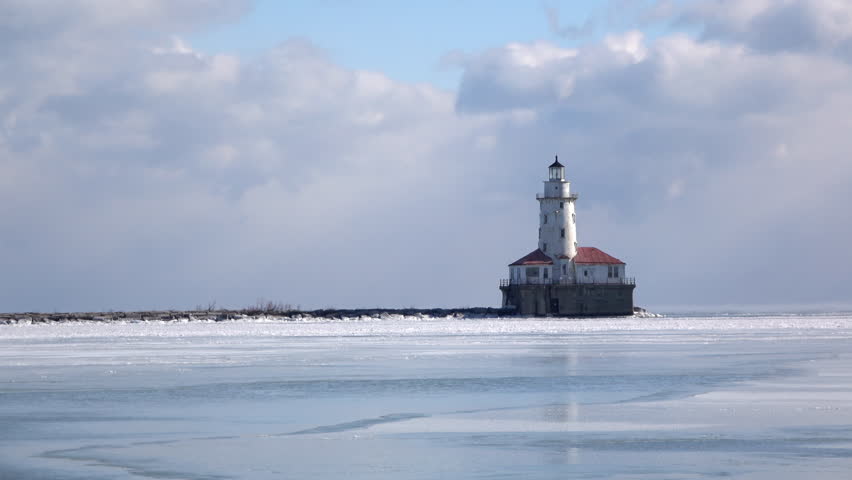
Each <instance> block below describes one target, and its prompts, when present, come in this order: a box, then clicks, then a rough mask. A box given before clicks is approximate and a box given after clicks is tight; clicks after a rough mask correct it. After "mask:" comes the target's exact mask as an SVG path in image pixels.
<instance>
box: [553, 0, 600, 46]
mask: <svg viewBox="0 0 852 480" xmlns="http://www.w3.org/2000/svg"><path fill="white" fill-rule="evenodd" d="M544 13H545V15H547V26H548V28H550V31H551V33H553V34H555V35H558V36H560V37H563V38H569V39H576V38H583V37H588V36H589V35H591V34H592V33H594V31H595V21H594V20H593V19H592V18H589V19H587V20H586V21H585V22H583V24H582V25H580V26H576V25H563V24H562V23H561V22H560V21H559V9H558V8H556V7H554V6H545V7H544Z"/></svg>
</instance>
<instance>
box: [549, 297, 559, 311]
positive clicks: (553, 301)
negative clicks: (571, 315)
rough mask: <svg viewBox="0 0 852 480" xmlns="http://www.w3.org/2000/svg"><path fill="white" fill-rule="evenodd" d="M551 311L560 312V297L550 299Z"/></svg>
mask: <svg viewBox="0 0 852 480" xmlns="http://www.w3.org/2000/svg"><path fill="white" fill-rule="evenodd" d="M550 313H559V299H558V298H551V299H550Z"/></svg>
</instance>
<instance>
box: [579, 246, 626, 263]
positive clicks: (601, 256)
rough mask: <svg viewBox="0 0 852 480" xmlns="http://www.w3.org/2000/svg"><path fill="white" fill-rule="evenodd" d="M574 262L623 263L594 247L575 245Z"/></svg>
mask: <svg viewBox="0 0 852 480" xmlns="http://www.w3.org/2000/svg"><path fill="white" fill-rule="evenodd" d="M574 263H582V264H596V265H601V264H603V265H624V262H622V261H621V260H619V259H617V258H615V257H613V256H612V255H609V254H607V253H605V252H604V251H603V250H601V249H598V248H595V247H577V255H575V256H574Z"/></svg>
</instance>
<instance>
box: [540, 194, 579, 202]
mask: <svg viewBox="0 0 852 480" xmlns="http://www.w3.org/2000/svg"><path fill="white" fill-rule="evenodd" d="M549 198H557V199H564V200H577V199H578V198H580V195H579V194H577V193H569V194H568V195H565V196H562V195H560V194H559V193H558V192H554V193H553V195H550V194H547V195H545V194H541V193H536V194H535V199H536V200H545V199H549Z"/></svg>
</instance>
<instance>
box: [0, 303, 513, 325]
mask: <svg viewBox="0 0 852 480" xmlns="http://www.w3.org/2000/svg"><path fill="white" fill-rule="evenodd" d="M389 315H404V316H420V317H449V316H454V317H460V318H488V317H494V318H496V317H505V316H511V315H514V310H512V309H506V308H491V307H474V308H353V309H336V308H335V309H321V310H283V309H274V310H264V309H254V308H248V309H242V310H227V309H217V310H156V311H142V312H76V313H37V312H23V313H0V325H12V324H18V323H22V324H24V323H26V324H33V323H36V324H37V323H64V322H104V323H109V322H185V321H216V322H221V321H227V320H237V319H246V318H248V319H251V318H276V319H281V320H299V319H307V318H316V319H322V318H327V319H330V320H333V319H341V318H358V317H381V316H389Z"/></svg>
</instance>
